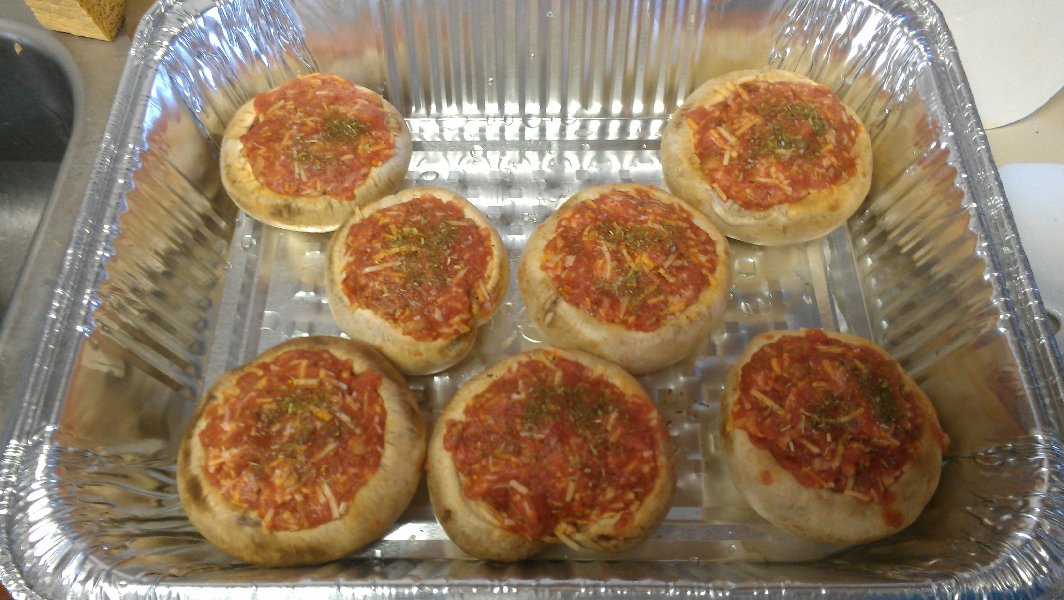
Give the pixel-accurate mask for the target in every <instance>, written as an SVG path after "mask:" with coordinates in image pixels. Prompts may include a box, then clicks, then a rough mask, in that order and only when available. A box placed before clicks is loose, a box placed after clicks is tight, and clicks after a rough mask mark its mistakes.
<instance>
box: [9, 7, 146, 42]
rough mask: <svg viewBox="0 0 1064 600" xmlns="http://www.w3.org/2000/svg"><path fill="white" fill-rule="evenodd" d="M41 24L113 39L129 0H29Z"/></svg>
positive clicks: (53, 28) (51, 27) (89, 35)
mask: <svg viewBox="0 0 1064 600" xmlns="http://www.w3.org/2000/svg"><path fill="white" fill-rule="evenodd" d="M26 4H27V5H28V6H29V7H30V10H32V11H33V14H34V16H36V17H37V21H39V22H40V24H41V25H43V26H45V27H47V28H48V29H52V30H54V31H62V32H64V33H73V34H74V35H80V36H84V37H90V38H95V39H97V40H108V41H110V40H113V39H115V36H116V35H118V28H119V27H120V26H121V25H122V17H123V16H124V15H125V8H126V0H26Z"/></svg>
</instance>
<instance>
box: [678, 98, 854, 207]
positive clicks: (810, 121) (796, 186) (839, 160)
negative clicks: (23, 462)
mask: <svg viewBox="0 0 1064 600" xmlns="http://www.w3.org/2000/svg"><path fill="white" fill-rule="evenodd" d="M733 87H734V89H733V90H732V91H731V93H730V94H729V95H728V96H726V97H725V98H724V99H723V100H721V101H720V102H718V103H716V104H713V105H712V106H709V107H704V106H702V107H698V108H696V109H694V110H692V111H690V112H689V113H688V114H687V120H688V124H689V126H690V127H691V130H692V132H693V134H694V146H695V154H696V155H697V156H698V159H699V161H701V166H702V173H703V174H704V175H705V177H706V179H707V180H708V181H709V182H710V185H712V186H714V187H715V189H716V191H717V194H718V195H720V196H721V197H722V198H727V199H728V200H731V201H732V202H735V203H737V204H739V205H740V206H742V207H744V208H746V209H748V210H765V209H769V208H772V207H773V206H778V205H781V204H788V203H793V202H798V201H800V200H802V199H803V198H805V197H806V196H808V195H809V193H811V192H814V191H818V190H824V189H830V188H831V187H832V186H835V185H838V184H839V183H842V182H843V181H845V180H847V179H848V178H850V177H852V176H853V174H854V172H855V171H856V168H857V158H856V155H855V154H854V145H855V141H856V140H857V136H858V134H859V133H860V131H861V129H862V127H861V125H860V124H859V123H858V122H857V121H856V120H855V119H854V118H853V117H851V116H850V115H849V114H848V113H847V112H846V107H845V106H844V105H843V104H842V102H840V101H839V99H838V97H837V96H835V94H834V93H832V92H831V90H829V89H827V88H825V87H823V86H821V85H812V84H806V83H794V82H783V81H772V82H769V81H758V80H754V81H746V82H743V83H740V84H739V85H737V86H733Z"/></svg>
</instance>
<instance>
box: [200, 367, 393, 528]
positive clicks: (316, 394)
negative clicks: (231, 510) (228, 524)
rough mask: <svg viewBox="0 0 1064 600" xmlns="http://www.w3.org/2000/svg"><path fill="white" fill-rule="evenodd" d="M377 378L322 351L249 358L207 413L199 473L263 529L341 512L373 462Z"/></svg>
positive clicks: (379, 432)
mask: <svg viewBox="0 0 1064 600" xmlns="http://www.w3.org/2000/svg"><path fill="white" fill-rule="evenodd" d="M380 385H381V375H380V374H379V373H377V372H375V371H362V372H354V371H352V367H351V361H350V360H349V359H341V358H338V357H336V356H335V355H334V354H332V353H331V352H329V351H327V350H291V351H288V352H285V353H283V354H281V355H280V356H278V357H276V358H274V359H273V360H269V361H260V362H258V363H255V364H254V365H252V367H251V368H250V369H249V370H248V371H247V372H246V373H244V374H243V375H242V376H241V377H239V378H238V379H237V381H236V389H233V390H231V391H228V392H226V393H225V395H224V396H223V398H222V399H221V400H219V401H216V402H214V403H213V404H211V405H210V407H208V408H207V410H206V412H205V415H204V418H205V419H206V425H205V426H204V428H203V429H202V430H201V431H200V433H199V440H200V443H201V444H202V445H203V448H204V451H205V454H206V456H205V463H204V465H203V474H204V476H205V478H206V479H207V481H208V482H209V483H210V484H211V485H213V486H214V487H215V488H217V489H218V490H219V491H220V492H221V493H222V495H223V496H224V497H225V498H226V499H228V500H229V501H230V502H232V503H233V504H235V505H237V506H240V507H243V508H246V509H248V510H250V511H251V512H252V513H254V514H255V515H256V516H258V517H259V519H261V520H262V527H263V528H264V529H265V530H267V531H297V530H301V529H309V528H312V527H316V526H318V525H322V524H324V523H328V522H330V521H333V520H335V519H338V518H340V517H341V516H343V515H344V514H346V513H347V510H348V507H349V505H350V502H351V501H352V500H353V499H354V497H355V495H356V494H357V493H358V491H359V490H360V489H361V488H362V486H363V485H364V484H365V483H366V481H368V480H369V478H370V477H372V476H373V474H374V473H376V472H377V469H378V468H379V467H380V461H381V454H382V453H383V451H384V426H385V419H386V414H385V409H384V402H383V401H382V400H381V397H380V393H379V389H380Z"/></svg>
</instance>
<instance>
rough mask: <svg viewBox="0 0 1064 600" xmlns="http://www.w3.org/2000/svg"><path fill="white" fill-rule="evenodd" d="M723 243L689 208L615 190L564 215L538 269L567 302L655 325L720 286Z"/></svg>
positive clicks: (640, 327)
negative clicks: (719, 248) (719, 245)
mask: <svg viewBox="0 0 1064 600" xmlns="http://www.w3.org/2000/svg"><path fill="white" fill-rule="evenodd" d="M718 258H719V257H718V255H717V246H716V243H715V242H714V241H713V239H712V238H711V237H709V234H707V233H706V232H705V231H704V230H702V229H701V228H699V227H698V226H697V225H695V223H694V221H693V220H692V219H691V214H690V213H689V212H688V211H687V210H685V209H684V208H682V207H680V206H678V205H675V204H669V203H667V202H662V201H661V200H657V199H655V198H654V197H653V196H652V195H651V193H650V192H649V191H647V190H638V191H636V192H635V193H631V192H627V191H620V190H614V191H611V192H608V193H606V194H604V195H602V196H600V197H599V198H597V199H594V200H589V201H586V202H582V203H581V204H579V205H577V206H576V207H575V208H573V209H572V210H571V211H569V212H568V213H566V214H565V215H564V216H562V217H561V218H560V219H559V220H558V224H557V229H556V230H555V233H554V235H553V236H552V237H551V239H550V240H549V241H548V242H547V244H546V247H545V248H544V251H543V259H542V261H541V263H540V268H542V269H543V271H544V273H546V274H547V276H548V277H549V278H550V281H551V284H552V285H553V286H554V288H555V289H556V290H558V294H559V295H561V297H562V298H564V299H565V300H566V301H567V302H569V303H570V304H572V305H574V306H576V307H577V308H579V309H581V310H582V311H584V312H585V313H588V314H590V315H591V316H593V317H594V318H596V319H598V320H600V321H605V322H607V323H615V324H618V325H622V326H624V327H626V328H628V329H631V330H635V331H654V330H656V329H658V328H659V327H661V326H662V324H663V323H664V322H665V320H666V319H668V318H669V317H671V316H673V315H676V314H679V313H681V312H683V311H684V310H686V309H687V308H688V307H689V306H691V305H692V304H694V303H695V302H696V301H697V300H698V298H699V296H700V295H701V294H702V292H703V291H704V290H705V289H707V288H709V287H711V286H713V285H716V278H715V275H716V272H717V262H718Z"/></svg>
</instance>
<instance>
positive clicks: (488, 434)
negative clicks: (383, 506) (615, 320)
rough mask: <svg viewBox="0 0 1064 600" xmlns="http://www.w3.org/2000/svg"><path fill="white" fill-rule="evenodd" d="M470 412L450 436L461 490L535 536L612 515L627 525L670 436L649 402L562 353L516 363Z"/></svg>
mask: <svg viewBox="0 0 1064 600" xmlns="http://www.w3.org/2000/svg"><path fill="white" fill-rule="evenodd" d="M464 416H465V420H464V421H456V420H450V421H447V423H446V425H445V426H446V428H447V429H446V434H445V437H444V447H445V448H446V449H447V451H448V452H450V454H451V457H452V459H453V460H454V463H455V466H456V467H457V469H458V472H459V476H460V478H461V482H462V491H463V493H464V494H465V496H466V497H467V498H470V499H472V500H479V501H481V502H484V503H486V504H487V505H488V506H490V507H491V508H492V509H494V510H495V511H496V513H497V514H498V515H499V517H500V520H501V523H500V526H501V527H502V528H504V529H506V530H507V531H510V532H512V533H515V534H518V535H522V536H525V537H527V538H530V539H542V538H543V537H545V536H548V535H551V534H553V533H555V532H556V531H558V530H559V528H560V529H561V530H562V531H565V530H566V527H568V526H572V525H574V524H580V523H586V522H590V521H596V520H599V519H602V518H603V517H607V516H611V515H612V516H615V517H616V522H615V527H616V528H618V529H620V528H623V527H625V526H626V525H627V524H628V523H629V522H630V519H631V514H632V511H634V510H635V509H636V508H637V507H638V506H639V504H640V502H641V500H642V499H643V498H644V497H645V496H646V495H647V494H648V493H649V492H650V491H651V490H652V489H653V486H654V482H655V480H656V478H657V476H658V468H659V467H658V463H657V460H658V458H659V452H660V450H659V448H661V447H662V443H663V442H662V440H663V439H666V438H667V436H668V432H667V431H665V428H664V426H663V425H662V423H661V421H660V419H659V418H658V417H657V412H656V410H655V408H654V406H653V404H651V403H650V402H649V401H648V400H646V399H645V398H640V397H635V396H627V395H625V393H624V392H622V391H621V390H620V389H619V388H618V387H617V386H615V385H613V384H611V383H610V382H608V381H607V380H605V379H604V378H602V377H601V376H598V375H596V374H594V373H593V372H592V371H590V370H589V369H587V368H586V367H584V366H583V365H581V364H580V363H577V362H574V361H571V360H568V359H566V358H563V357H559V356H553V357H550V358H549V359H547V360H540V359H537V358H528V359H526V360H523V361H521V362H519V363H517V364H516V365H515V366H512V367H511V368H510V369H509V370H508V371H507V372H506V373H505V374H504V375H503V376H501V377H500V378H499V379H497V380H496V381H495V382H494V383H492V384H491V385H490V386H489V387H488V388H487V389H486V390H485V391H483V392H481V393H480V394H478V395H477V396H476V397H475V398H474V399H473V400H472V401H471V402H470V403H469V404H468V405H466V408H465V412H464Z"/></svg>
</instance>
